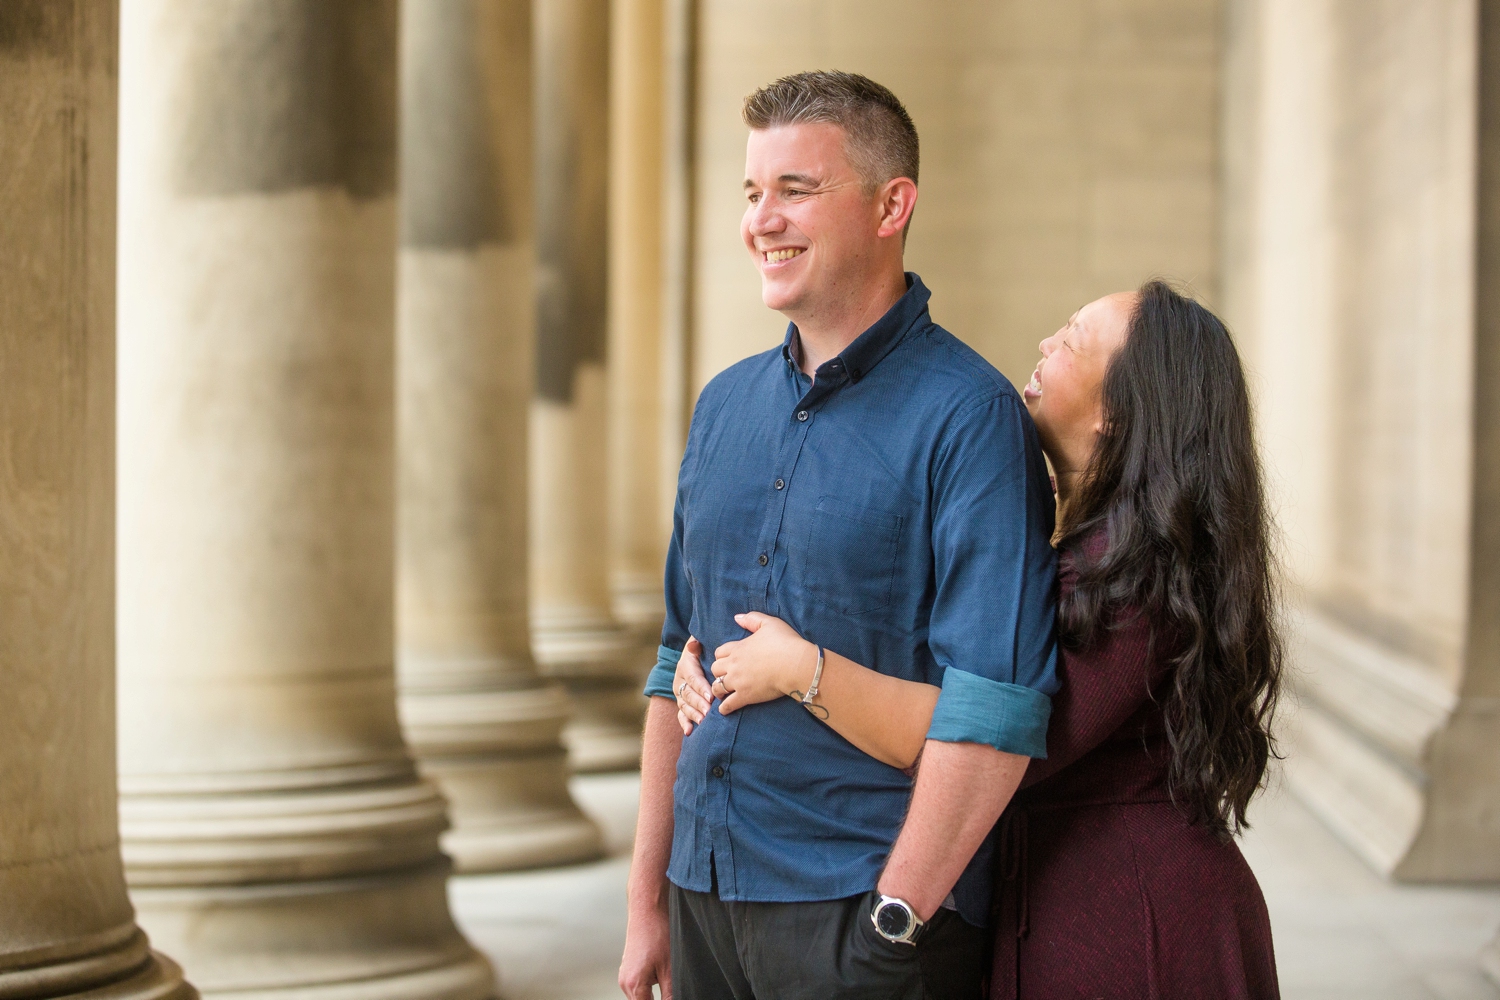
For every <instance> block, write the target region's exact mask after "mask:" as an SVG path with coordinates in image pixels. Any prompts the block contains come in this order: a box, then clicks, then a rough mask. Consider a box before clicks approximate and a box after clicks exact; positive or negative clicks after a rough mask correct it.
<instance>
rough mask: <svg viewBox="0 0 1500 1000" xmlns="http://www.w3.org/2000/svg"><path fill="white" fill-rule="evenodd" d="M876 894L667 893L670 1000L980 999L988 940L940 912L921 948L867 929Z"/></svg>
mask: <svg viewBox="0 0 1500 1000" xmlns="http://www.w3.org/2000/svg"><path fill="white" fill-rule="evenodd" d="M875 899H876V893H875V892H874V891H873V890H872V891H871V892H867V893H864V894H863V895H859V896H850V897H848V898H846V899H833V900H827V901H823V902H816V903H745V902H734V901H724V900H721V899H719V897H718V894H717V893H713V892H692V891H690V890H687V889H680V888H678V887H677V886H675V885H674V886H672V890H671V895H670V897H669V910H670V918H671V929H672V993H673V996H674V998H675V1000H856V998H857V1000H981V991H982V989H983V977H984V971H985V967H986V965H987V964H988V961H989V948H988V944H989V941H988V937H989V936H988V934H987V933H986V932H985V931H983V930H980V929H979V928H977V927H972V926H970V925H969V924H968V923H966V922H965V921H964V919H963V918H962V917H960V916H959V915H958V914H957V913H954V912H953V911H951V910H939V911H938V913H937V914H936V915H935V916H934V917H933V918H932V920H931V921H929V922H928V925H927V928H926V930H925V931H924V933H923V935H922V938H921V942H920V943H919V944H918V945H917V946H916V947H913V946H911V945H907V944H893V943H891V942H890V941H887V940H886V939H885V938H883V937H881V936H880V935H879V933H877V932H876V930H875V927H874V925H873V924H871V923H870V910H871V909H872V908H873V906H874V902H875Z"/></svg>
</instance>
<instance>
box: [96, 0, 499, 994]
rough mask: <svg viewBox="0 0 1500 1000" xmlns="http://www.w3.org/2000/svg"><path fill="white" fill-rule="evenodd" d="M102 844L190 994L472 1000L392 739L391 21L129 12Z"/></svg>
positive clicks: (395, 735)
mask: <svg viewBox="0 0 1500 1000" xmlns="http://www.w3.org/2000/svg"><path fill="white" fill-rule="evenodd" d="M123 15H124V16H123V19H122V24H121V35H122V44H121V52H122V77H121V79H122V83H121V91H122V100H121V107H122V109H123V117H122V139H123V141H122V146H121V170H120V190H121V212H120V229H121V231H120V237H121V245H122V246H123V247H124V248H125V249H124V253H123V255H122V259H121V271H120V290H121V295H120V318H121V327H120V349H121V364H120V379H119V391H120V397H119V414H120V416H119V420H120V430H119V440H120V490H119V497H120V501H119V502H120V511H119V524H120V543H121V544H120V574H119V575H120V581H121V593H120V598H121V602H120V614H121V620H120V631H119V639H120V676H121V704H120V718H121V743H120V746H121V793H122V796H121V813H122V817H121V818H122V832H123V835H124V853H125V864H126V873H127V877H128V879H129V881H130V885H131V892H132V896H133V898H134V900H135V903H136V905H137V907H138V909H139V911H140V914H141V921H142V923H143V925H145V926H146V927H147V928H148V929H149V930H151V932H152V933H153V935H155V936H156V938H157V939H158V940H159V941H160V942H162V943H163V946H164V947H170V948H172V949H175V954H176V956H177V957H178V958H179V960H180V961H182V963H183V965H184V967H185V968H186V969H188V970H189V974H190V975H192V976H193V977H194V980H195V982H197V983H198V985H199V987H200V988H201V989H202V990H203V991H204V992H205V993H206V994H208V995H221V994H227V993H233V994H234V995H235V996H237V997H240V998H242V1000H249V998H261V997H273V996H274V997H291V996H295V997H298V998H312V997H318V998H330V1000H331V998H335V997H337V998H343V997H352V996H359V997H362V998H365V997H375V998H392V1000H395V998H407V997H410V998H413V1000H416V998H424V1000H425V998H432V997H442V998H452V1000H458V998H476V1000H479V998H485V997H489V996H491V995H492V992H493V982H492V977H491V973H490V970H489V967H488V965H487V963H486V962H485V961H484V959H483V958H481V957H480V956H479V955H478V954H477V953H475V952H474V951H473V950H472V949H471V948H470V947H469V946H468V944H467V943H466V942H465V941H464V940H463V938H462V937H461V936H460V935H459V933H458V932H457V930H456V929H455V927H454V925H453V922H452V920H451V918H450V916H449V914H448V909H447V899H446V877H447V874H448V870H449V863H448V861H447V859H446V858H445V857H444V856H443V855H442V854H441V853H440V851H439V849H438V836H439V834H440V833H441V832H442V831H443V829H444V828H445V826H446V818H445V811H444V803H443V800H442V798H441V796H440V795H439V794H438V793H437V790H436V789H435V788H433V787H432V786H431V785H429V784H427V783H425V782H423V781H421V780H420V779H419V778H418V777H417V774H416V771H415V768H414V766H413V764H412V761H411V758H410V757H409V755H408V754H407V751H406V747H405V745H404V744H403V742H402V738H401V731H400V726H399V724H398V722H397V716H396V701H395V680H394V670H393V658H394V646H393V641H394V640H393V622H394V594H393V589H394V581H393V576H394V535H395V523H394V473H395V469H394V464H395V453H394V412H393V411H394V384H393V378H394V376H393V371H392V363H393V356H394V344H395V337H394V330H393V322H394V312H395V300H394V289H395V246H396V199H395V175H396V130H395V120H396V55H397V53H396V30H397V24H396V21H397V9H396V3H395V0H379V2H370V3H362V4H339V3H332V2H327V0H129V2H127V3H126V4H125V6H124V11H123Z"/></svg>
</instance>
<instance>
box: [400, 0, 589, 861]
mask: <svg viewBox="0 0 1500 1000" xmlns="http://www.w3.org/2000/svg"><path fill="white" fill-rule="evenodd" d="M401 39H402V53H401V67H402V83H401V94H402V98H401V99H402V127H401V135H402V142H401V177H402V183H401V256H400V271H399V275H400V277H399V288H400V291H399V295H398V312H397V315H398V353H397V373H398V374H397V386H398V411H399V420H398V428H399V430H398V439H399V447H398V449H397V450H398V454H399V456H400V460H399V476H398V481H399V494H398V504H397V506H398V511H399V518H398V524H399V531H398V537H399V539H400V542H399V549H398V552H399V556H398V572H397V579H398V581H399V583H398V590H397V607H398V615H397V619H398V628H397V633H398V641H397V648H398V657H397V673H398V680H399V685H400V698H401V716H402V722H403V724H404V725H405V730H406V735H407V739H408V740H409V741H410V743H411V746H412V749H413V751H414V752H415V753H416V754H417V758H418V763H419V764H420V766H421V769H422V771H423V773H424V774H426V775H428V776H429V777H431V778H433V779H435V780H436V781H437V782H438V783H439V785H440V786H441V787H442V789H443V791H444V793H445V794H446V795H447V797H448V800H449V803H450V804H451V808H452V814H453V829H451V830H450V831H449V832H448V833H447V834H446V835H445V836H444V838H443V844H444V846H445V847H446V848H447V850H448V851H449V853H451V854H452V855H453V857H454V860H455V861H456V862H457V865H458V868H459V870H460V871H494V870H497V869H507V868H524V867H530V866H535V865H545V864H564V863H567V862H570V861H580V860H585V859H589V858H594V857H598V856H599V855H601V854H602V853H603V844H602V840H601V837H600V833H599V830H598V828H597V827H596V826H595V825H594V824H593V822H591V821H590V820H589V819H587V818H586V817H585V816H584V815H583V813H582V812H580V811H579V809H578V806H577V805H576V804H575V803H574V802H573V800H572V798H571V796H570V795H569V793H568V785H567V780H568V768H567V755H566V752H565V751H564V749H563V745H562V741H561V734H562V727H563V723H564V722H565V721H566V719H567V716H568V699H567V695H566V693H565V692H564V691H563V689H562V687H561V686H560V685H558V684H556V683H547V682H544V681H542V680H541V678H540V677H539V676H538V674H537V670H536V665H535V664H534V663H533V662H532V656H531V629H530V623H529V622H528V620H527V609H528V600H527V585H528V581H527V569H526V567H527V558H526V556H527V552H526V546H527V534H526V527H527V517H526V505H527V492H526V482H527V476H526V444H527V441H526V437H527V428H526V424H527V414H528V409H529V407H530V403H531V386H532V352H533V344H532V338H533V336H534V329H535V322H534V317H535V308H534V303H533V299H532V275H533V258H534V253H535V249H534V245H533V241H532V236H531V212H532V207H531V166H532V165H531V57H530V56H531V5H530V0H421V2H419V3H408V4H406V5H405V6H404V8H403V11H402V31H401Z"/></svg>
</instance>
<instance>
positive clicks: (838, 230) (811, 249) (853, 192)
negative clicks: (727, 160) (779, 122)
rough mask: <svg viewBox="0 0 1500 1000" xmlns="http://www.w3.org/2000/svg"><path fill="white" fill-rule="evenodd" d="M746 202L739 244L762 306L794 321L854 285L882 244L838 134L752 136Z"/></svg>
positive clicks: (791, 129) (819, 130)
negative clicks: (750, 263)
mask: <svg viewBox="0 0 1500 1000" xmlns="http://www.w3.org/2000/svg"><path fill="white" fill-rule="evenodd" d="M745 198H746V200H747V204H746V206H745V217H744V219H743V220H741V222H740V236H741V238H743V239H744V241H745V246H746V248H747V249H749V251H750V254H751V256H752V257H754V258H755V266H756V267H758V268H759V269H760V295H761V300H762V301H764V302H765V304H766V305H767V306H769V307H771V308H772V309H775V310H777V311H778V312H782V313H785V314H787V315H788V317H790V318H792V319H793V320H795V319H796V317H797V315H799V314H803V315H805V314H808V313H813V312H816V311H817V310H818V309H819V308H820V306H822V305H823V304H824V303H826V302H828V301H829V299H830V297H831V296H833V295H835V294H837V290H838V289H839V288H840V284H841V282H843V284H844V286H845V287H847V286H849V285H851V284H859V281H858V277H859V275H860V274H861V273H862V271H863V270H865V269H867V268H868V267H869V266H870V260H871V258H872V257H873V256H874V254H875V250H876V247H877V246H878V244H879V240H880V237H879V236H878V230H879V229H880V206H879V202H878V199H877V198H876V196H875V195H874V194H873V193H871V192H869V191H867V190H866V188H865V185H864V182H863V180H862V179H861V178H860V176H859V175H858V174H857V173H856V172H855V170H854V168H853V166H851V165H850V163H849V159H848V157H847V156H846V155H845V153H844V130H843V129H842V128H840V127H838V126H837V125H826V124H814V125H786V126H782V127H780V128H772V129H765V130H753V131H751V133H750V141H749V143H748V145H747V147H746V150H745ZM851 278H852V279H855V280H854V281H852V282H851V281H850V280H849V279H851Z"/></svg>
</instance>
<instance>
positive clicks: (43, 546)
mask: <svg viewBox="0 0 1500 1000" xmlns="http://www.w3.org/2000/svg"><path fill="white" fill-rule="evenodd" d="M116 9H117V8H116V4H115V3H114V2H113V0H11V2H9V3H5V4H3V5H0V137H3V138H0V142H3V143H4V146H5V153H4V155H3V156H0V192H3V195H0V233H4V234H5V235H4V237H3V238H0V678H4V695H3V696H0V731H3V732H4V734H5V739H4V742H3V743H0V997H72V996H80V995H83V994H87V995H88V996H89V997H91V998H98V1000H148V998H150V1000H167V998H170V1000H193V998H195V997H196V996H197V993H196V992H195V991H194V990H193V988H192V987H191V986H188V985H186V984H185V983H184V982H183V981H182V975H181V972H180V971H179V970H178V968H177V967H176V966H175V965H174V964H173V963H171V962H170V961H168V960H166V959H164V958H162V957H160V956H159V955H155V954H153V953H152V951H151V949H150V946H149V945H148V944H147V941H146V936H145V935H144V934H143V933H142V932H141V931H140V930H139V929H138V928H137V927H136V923H135V917H134V914H133V913H132V912H131V909H130V900H129V898H128V897H127V896H126V894H125V879H124V874H123V872H122V870H121V867H120V840H119V824H118V818H117V811H116V808H115V707H114V704H115V699H114V692H115V685H114V669H115V665H114V652H115V636H114V629H115V606H114V597H115V579H114V544H115V532H114V527H115V526H114V443H115V442H114V399H115V382H114V376H115V345H114V328H115V316H114V303H115V299H114V280H115V120H116V118H115V107H116V105H115V98H116V79H117V73H116V62H115V45H116V24H117V20H116ZM23 137H24V138H23Z"/></svg>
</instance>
